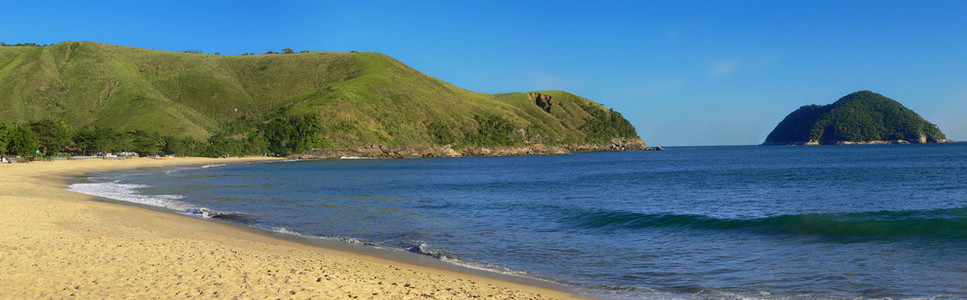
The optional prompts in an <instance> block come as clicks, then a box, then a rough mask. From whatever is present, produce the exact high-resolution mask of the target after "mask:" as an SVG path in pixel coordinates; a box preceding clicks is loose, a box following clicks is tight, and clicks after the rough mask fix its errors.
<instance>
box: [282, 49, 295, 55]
mask: <svg viewBox="0 0 967 300" xmlns="http://www.w3.org/2000/svg"><path fill="white" fill-rule="evenodd" d="M292 53H295V50H292V48H285V49H282V54H292Z"/></svg>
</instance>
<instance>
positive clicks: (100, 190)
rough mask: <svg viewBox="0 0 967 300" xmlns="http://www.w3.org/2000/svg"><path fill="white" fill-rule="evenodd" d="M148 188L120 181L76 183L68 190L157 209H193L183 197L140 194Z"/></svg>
mask: <svg viewBox="0 0 967 300" xmlns="http://www.w3.org/2000/svg"><path fill="white" fill-rule="evenodd" d="M146 187H148V186H146V185H141V184H128V183H120V182H119V181H111V182H92V183H75V184H71V185H70V186H69V187H68V190H70V191H73V192H78V193H81V194H88V195H91V196H97V197H103V198H108V199H114V200H118V201H125V202H131V203H137V204H143V205H149V206H155V207H163V208H168V209H173V210H180V211H184V210H186V209H189V208H191V206H190V205H188V204H187V203H184V202H182V201H179V200H181V199H184V196H181V195H145V194H141V193H139V192H138V189H140V188H146Z"/></svg>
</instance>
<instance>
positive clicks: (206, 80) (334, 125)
mask: <svg viewBox="0 0 967 300" xmlns="http://www.w3.org/2000/svg"><path fill="white" fill-rule="evenodd" d="M306 116H312V117H311V118H306ZM300 118H301V119H300ZM44 119H49V120H53V121H57V122H63V123H64V124H67V125H68V126H69V127H71V128H73V129H74V130H81V129H82V128H109V129H113V130H116V131H118V132H131V131H140V132H145V133H150V134H154V135H157V136H162V137H175V138H184V137H187V138H190V139H192V140H196V141H206V143H207V144H209V145H211V144H217V143H219V142H227V143H243V141H245V140H248V142H251V143H256V142H257V141H256V140H258V139H259V138H268V137H269V135H271V134H274V133H271V132H269V131H271V130H270V129H269V127H272V126H274V125H273V124H275V125H278V124H283V123H284V124H289V123H292V124H295V123H294V122H295V121H291V120H295V119H298V120H307V121H308V122H309V123H312V124H311V125H312V126H309V127H305V128H308V129H305V130H303V129H298V130H297V131H298V133H304V132H311V133H312V134H311V135H312V136H311V137H310V138H311V140H312V142H311V143H308V144H305V146H306V147H302V148H311V147H333V148H337V149H351V148H357V147H365V146H369V145H385V146H392V147H426V146H444V145H450V146H452V147H453V148H454V149H469V148H478V147H506V146H527V145H538V144H539V145H550V146H562V147H571V146H575V145H584V146H588V145H592V146H595V147H591V148H594V149H597V148H601V149H607V147H613V146H615V145H617V146H619V148H623V147H624V145H632V146H633V147H631V148H636V147H637V148H644V143H642V142H641V141H640V139H639V138H638V136H637V133H636V132H635V129H634V127H633V126H632V125H631V124H630V123H629V122H628V121H627V120H625V119H624V118H623V117H622V116H621V114H619V113H617V112H614V111H612V110H609V109H606V108H605V107H604V106H602V105H601V104H598V103H595V102H592V101H590V100H587V99H584V98H581V97H578V96H575V95H572V94H569V93H566V92H562V91H539V92H530V93H510V94H498V95H492V94H483V93H476V92H471V91H467V90H464V89H461V88H459V87H456V86H454V85H452V84H449V83H447V82H444V81H441V80H438V79H435V78H433V77H430V76H427V75H426V74H423V73H421V72H419V71H417V70H414V69H412V68H410V67H408V66H406V65H405V64H403V63H401V62H399V61H397V60H395V59H393V58H391V57H389V56H386V55H383V54H377V53H297V54H266V55H243V56H219V55H208V54H198V53H178V52H169V51H158V50H148V49H140V48H131V47H122V46H114V45H106V44H99V43H92V42H64V43H59V44H55V45H50V46H44V47H32V46H17V47H9V46H8V47H0V122H8V123H15V122H32V121H38V120H44ZM273 120H282V121H281V123H279V122H277V123H273ZM286 122H288V123H286ZM310 129H311V130H310ZM306 130H308V131H306ZM276 133H278V132H276ZM287 134H290V135H291V134H295V133H293V132H291V131H287ZM167 140H170V139H166V141H167ZM248 142H246V143H248ZM243 144H244V143H243ZM263 144H264V143H263ZM246 145H247V146H246ZM246 145H243V147H249V146H251V145H248V144H246ZM634 145H638V146H634ZM598 146H600V147H598ZM255 148H258V147H255ZM295 150H300V151H301V150H304V149H295ZM238 151H244V150H239V149H234V150H232V151H229V152H238ZM229 154H231V153H229ZM278 154H284V153H278Z"/></svg>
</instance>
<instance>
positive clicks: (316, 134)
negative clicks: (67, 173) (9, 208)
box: [0, 115, 332, 158]
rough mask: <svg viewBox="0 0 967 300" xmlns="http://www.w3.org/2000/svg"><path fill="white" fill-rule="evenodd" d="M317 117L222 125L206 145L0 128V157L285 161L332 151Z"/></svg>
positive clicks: (85, 131)
mask: <svg viewBox="0 0 967 300" xmlns="http://www.w3.org/2000/svg"><path fill="white" fill-rule="evenodd" d="M320 130H321V126H320V121H319V118H318V116H315V115H304V116H290V117H278V118H273V119H270V120H246V119H245V118H242V119H239V120H237V121H235V122H232V123H230V124H225V125H223V126H222V127H221V128H220V129H219V130H217V131H216V133H215V134H213V135H212V136H211V137H209V138H208V139H207V140H203V141H202V140H197V139H194V138H190V137H174V136H165V135H161V134H159V133H157V132H147V131H143V130H128V131H120V130H115V129H112V128H105V127H96V126H85V127H82V128H80V129H74V127H72V126H70V125H68V124H66V123H64V122H62V121H54V120H51V119H43V120H38V121H31V122H16V123H5V122H0V154H6V155H11V156H20V157H34V158H39V157H49V156H87V155H105V154H107V153H118V152H134V153H137V154H138V155H141V156H154V155H176V156H205V157H227V156H246V155H271V156H287V155H291V154H295V153H302V152H305V151H307V150H309V149H312V148H318V147H331V146H332V144H331V143H329V141H328V140H326V139H325V138H324V137H321V136H320Z"/></svg>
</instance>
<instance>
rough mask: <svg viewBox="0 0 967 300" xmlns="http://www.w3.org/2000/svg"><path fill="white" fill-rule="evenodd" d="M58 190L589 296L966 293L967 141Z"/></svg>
mask: <svg viewBox="0 0 967 300" xmlns="http://www.w3.org/2000/svg"><path fill="white" fill-rule="evenodd" d="M70 188H71V189H72V190H75V191H79V192H83V193H88V194H92V195H98V196H101V197H104V198H110V199H115V200H120V201H128V202H134V203H139V204H143V205H152V206H159V207H164V208H166V209H169V210H172V211H173V212H176V213H184V214H190V215H196V216H199V217H209V218H218V219H222V220H228V221H230V222H233V223H237V224H241V225H245V226H253V227H258V228H263V229H268V230H273V231H276V232H282V233H285V234H290V235H297V236H302V237H314V238H319V239H328V240H338V241H344V242H346V243H353V244H360V245H367V246H371V247H375V248H381V249H386V251H397V252H401V253H402V252H407V253H419V254H424V255H427V256H432V257H436V258H438V259H440V260H442V261H445V262H447V263H452V264H458V265H463V266H467V267H471V268H477V269H485V270H489V271H493V272H499V273H505V274H513V275H515V276H522V277H528V278H538V279H541V280H547V281H551V282H556V283H561V284H565V285H567V286H569V287H571V288H572V289H574V290H575V291H578V292H579V293H582V294H584V295H587V296H591V297H599V298H619V299H620V298H885V297H890V298H913V297H940V298H943V297H950V298H967V143H957V144H927V145H862V146H799V147H794V146H721V147H669V148H667V150H665V151H648V152H595V153H576V154H571V155H558V156H522V157H465V158H424V159H389V160H375V159H355V160H328V161H288V162H271V163H248V164H228V165H211V166H205V167H180V168H165V169H145V170H129V171H122V172H113V173H97V174H89V175H88V177H86V178H84V179H82V180H78V181H77V182H76V183H74V184H72V185H71V187H70Z"/></svg>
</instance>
